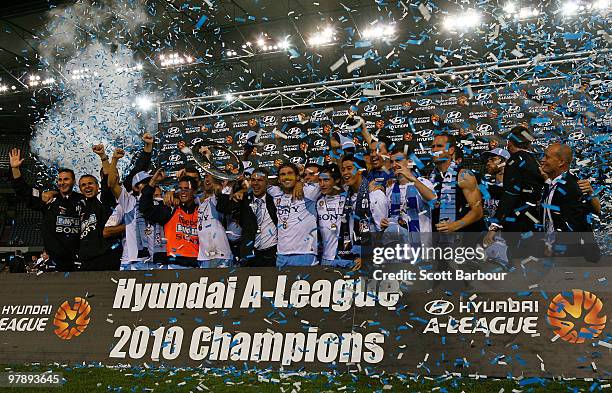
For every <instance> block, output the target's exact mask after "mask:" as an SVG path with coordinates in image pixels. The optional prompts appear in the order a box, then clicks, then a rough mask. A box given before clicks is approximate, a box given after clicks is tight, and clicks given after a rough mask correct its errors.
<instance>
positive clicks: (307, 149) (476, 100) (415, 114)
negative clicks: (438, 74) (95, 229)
mask: <svg viewBox="0 0 612 393" xmlns="http://www.w3.org/2000/svg"><path fill="white" fill-rule="evenodd" d="M364 88H367V86H365V87H364ZM611 90H612V81H602V82H601V83H598V84H595V85H592V86H591V85H588V84H583V85H581V84H580V83H577V84H576V83H572V82H562V83H558V82H557V83H548V84H544V83H541V84H537V85H536V84H528V85H517V86H510V87H506V88H503V89H497V90H482V91H479V92H477V93H475V92H472V91H471V90H469V91H467V92H460V93H455V94H431V95H428V96H422V97H410V98H401V99H383V98H374V99H373V98H369V99H368V98H367V97H364V98H362V99H358V100H356V101H354V102H350V103H346V104H337V105H335V106H334V107H333V108H332V107H328V108H306V109H287V110H281V111H273V112H263V113H258V114H255V115H249V114H242V115H233V116H223V117H216V118H208V119H199V120H194V121H187V122H176V123H162V124H160V125H159V131H160V133H159V135H158V137H159V138H160V149H159V150H160V153H159V155H158V164H159V165H160V166H162V167H164V168H166V169H168V170H169V171H175V170H177V169H179V168H180V167H181V166H183V165H185V164H186V163H187V161H188V160H190V158H189V157H187V156H185V155H184V154H183V153H181V152H180V151H179V149H178V148H177V144H178V143H179V142H180V141H184V142H185V143H186V144H187V145H191V144H195V143H197V142H198V141H200V140H202V139H207V140H212V141H214V142H218V143H222V144H225V145H226V146H228V147H229V148H230V149H231V150H232V151H234V152H235V153H237V154H238V156H240V154H241V153H242V148H243V146H244V143H245V142H246V139H247V134H248V133H249V131H255V132H258V133H260V139H259V141H260V143H261V145H260V146H258V147H257V152H256V155H255V156H254V157H253V160H252V162H251V164H252V165H260V166H263V167H268V168H273V167H274V161H275V160H278V159H281V160H291V161H293V162H294V163H300V162H304V161H305V160H307V159H311V160H312V159H317V158H318V157H324V156H325V155H327V154H329V137H330V130H332V129H333V127H334V126H339V125H341V124H342V123H343V122H344V121H345V119H346V118H347V114H348V109H349V107H350V106H351V105H354V106H356V108H357V112H358V114H359V115H360V116H362V117H363V118H364V119H365V120H366V125H367V127H368V129H369V130H371V131H372V132H373V133H375V134H379V133H382V134H384V135H388V136H390V138H391V139H392V140H393V141H394V142H399V141H405V142H408V143H409V144H410V146H411V147H412V149H413V150H414V151H415V152H416V154H417V155H418V156H420V157H425V156H426V155H427V154H428V152H429V145H430V142H431V140H432V139H433V135H434V132H435V131H436V130H438V131H439V130H445V129H451V130H453V132H454V133H457V134H458V135H459V139H460V141H461V143H462V145H463V147H464V152H465V156H466V161H469V160H470V159H473V158H476V157H478V154H479V153H480V152H482V151H483V150H488V140H489V139H490V138H491V137H493V136H494V135H499V134H503V133H504V132H506V131H508V130H509V129H510V128H511V127H513V126H515V125H517V124H520V123H526V124H528V125H530V126H531V127H532V128H533V130H534V132H535V134H536V136H537V137H538V138H539V139H538V140H537V141H536V144H541V145H543V146H545V145H547V144H548V143H550V142H551V141H553V140H556V139H559V138H562V139H564V140H566V141H569V142H570V143H572V144H573V145H574V147H576V148H578V150H583V149H590V147H589V145H591V144H593V143H595V144H596V145H599V146H601V145H602V144H604V143H608V140H609V138H608V135H606V134H605V132H606V130H609V129H610V125H611V124H612V115H611V114H610V111H609V106H610V103H611V102H612V101H611V100H610V91H611ZM468 93H469V94H468ZM299 113H305V114H307V115H308V116H309V117H310V121H308V122H304V123H302V122H300V121H299V119H298V114H299ZM357 135H358V133H355V136H357ZM357 142H358V143H362V142H361V141H360V140H357ZM585 155H586V156H588V155H589V154H588V153H585ZM578 156H579V157H580V154H579V155H578ZM216 158H217V159H219V160H220V161H224V160H225V161H227V160H228V159H229V156H223V155H220V156H217V157H216Z"/></svg>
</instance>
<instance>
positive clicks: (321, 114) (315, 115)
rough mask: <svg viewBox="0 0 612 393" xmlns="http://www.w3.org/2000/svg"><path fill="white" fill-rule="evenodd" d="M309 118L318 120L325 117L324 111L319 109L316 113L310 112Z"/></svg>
mask: <svg viewBox="0 0 612 393" xmlns="http://www.w3.org/2000/svg"><path fill="white" fill-rule="evenodd" d="M310 117H311V118H312V119H313V120H319V119H322V118H324V117H325V111H323V110H321V109H317V110H316V111H312V113H311V114H310Z"/></svg>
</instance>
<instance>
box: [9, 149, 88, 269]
mask: <svg viewBox="0 0 612 393" xmlns="http://www.w3.org/2000/svg"><path fill="white" fill-rule="evenodd" d="M23 161H24V159H23V158H21V151H20V150H19V149H16V148H15V149H11V151H10V152H9V164H10V166H11V175H12V184H13V188H14V189H15V192H16V194H17V196H18V197H19V198H20V199H21V200H23V201H25V202H26V205H27V206H28V207H29V208H30V209H33V210H38V211H40V212H42V216H43V217H42V225H41V229H42V230H41V233H42V238H43V244H44V247H45V249H46V250H47V252H48V253H49V255H50V257H51V260H52V261H53V264H55V266H56V269H57V270H58V271H62V272H69V271H73V270H74V268H75V264H74V261H75V256H76V253H77V250H78V248H79V229H80V228H79V227H80V225H79V213H78V211H77V206H78V204H79V203H80V201H81V200H82V199H83V196H82V195H81V194H79V193H77V192H73V190H72V188H73V187H74V183H75V176H74V172H73V171H72V170H71V169H66V168H62V169H60V170H59V171H58V174H57V187H58V190H59V195H58V196H57V197H55V198H53V199H52V200H51V201H50V202H49V203H45V202H43V200H42V198H41V196H42V192H41V191H40V190H38V189H36V188H33V187H32V186H30V185H29V184H27V183H26V181H25V179H24V178H23V176H22V174H21V169H20V168H21V165H22V164H23Z"/></svg>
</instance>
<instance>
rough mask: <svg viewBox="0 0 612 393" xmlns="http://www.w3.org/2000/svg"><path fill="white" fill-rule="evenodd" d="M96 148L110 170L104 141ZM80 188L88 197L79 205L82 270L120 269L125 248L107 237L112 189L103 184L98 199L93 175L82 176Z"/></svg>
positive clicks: (97, 190) (106, 169) (112, 200)
mask: <svg viewBox="0 0 612 393" xmlns="http://www.w3.org/2000/svg"><path fill="white" fill-rule="evenodd" d="M93 151H94V153H96V154H97V155H98V157H100V161H102V167H103V170H104V172H105V173H108V171H109V169H110V168H109V167H110V165H111V164H110V163H109V161H108V156H107V155H106V153H105V152H104V145H101V144H100V145H95V146H94V147H93ZM79 189H80V191H81V194H83V196H84V197H85V199H83V200H82V201H81V203H80V204H79V206H78V207H77V209H78V211H79V213H80V218H81V234H80V236H81V241H80V245H79V261H80V262H81V270H88V271H92V270H119V265H120V259H121V251H122V249H121V247H120V246H119V245H118V244H117V243H116V242H113V241H111V240H110V239H108V238H105V237H104V227H105V224H106V222H107V221H108V218H109V217H110V216H111V214H112V212H113V207H114V205H115V200H114V197H113V195H112V192H111V191H110V190H109V189H108V187H103V189H102V194H101V195H100V199H98V194H99V193H100V186H99V184H98V180H97V179H96V178H95V177H94V176H92V175H83V176H81V178H80V179H79Z"/></svg>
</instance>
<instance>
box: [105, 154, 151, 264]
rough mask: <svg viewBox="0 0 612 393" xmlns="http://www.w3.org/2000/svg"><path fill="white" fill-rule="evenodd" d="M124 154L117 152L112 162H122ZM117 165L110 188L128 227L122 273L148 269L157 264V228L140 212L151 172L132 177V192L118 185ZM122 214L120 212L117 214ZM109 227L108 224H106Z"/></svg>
mask: <svg viewBox="0 0 612 393" xmlns="http://www.w3.org/2000/svg"><path fill="white" fill-rule="evenodd" d="M124 155H125V153H124V152H123V150H122V149H115V152H114V153H113V163H114V164H115V165H116V162H117V161H118V160H119V159H121V158H122V157H123V156H124ZM115 165H111V166H110V168H108V173H109V176H108V186H109V188H110V189H111V191H112V193H113V195H114V196H115V198H116V199H117V204H118V206H119V208H118V209H119V212H120V213H121V216H122V217H121V218H122V219H121V221H120V222H123V224H125V244H124V247H123V256H122V257H121V270H149V269H154V268H156V267H157V265H156V264H155V263H154V262H153V258H152V257H153V250H154V247H155V237H154V227H153V224H152V223H151V222H150V221H147V220H146V219H145V218H144V217H143V215H142V214H141V213H140V209H139V205H140V199H141V192H142V189H143V188H144V186H145V185H146V184H147V182H148V181H149V179H150V178H151V175H150V174H149V173H148V172H144V171H143V172H138V173H137V174H136V175H135V176H134V177H133V178H132V184H131V186H132V188H131V192H128V190H127V189H126V188H125V187H124V186H123V185H120V184H119V174H118V172H117V168H116V166H115ZM118 214H119V213H118ZM107 227H108V223H107Z"/></svg>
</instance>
